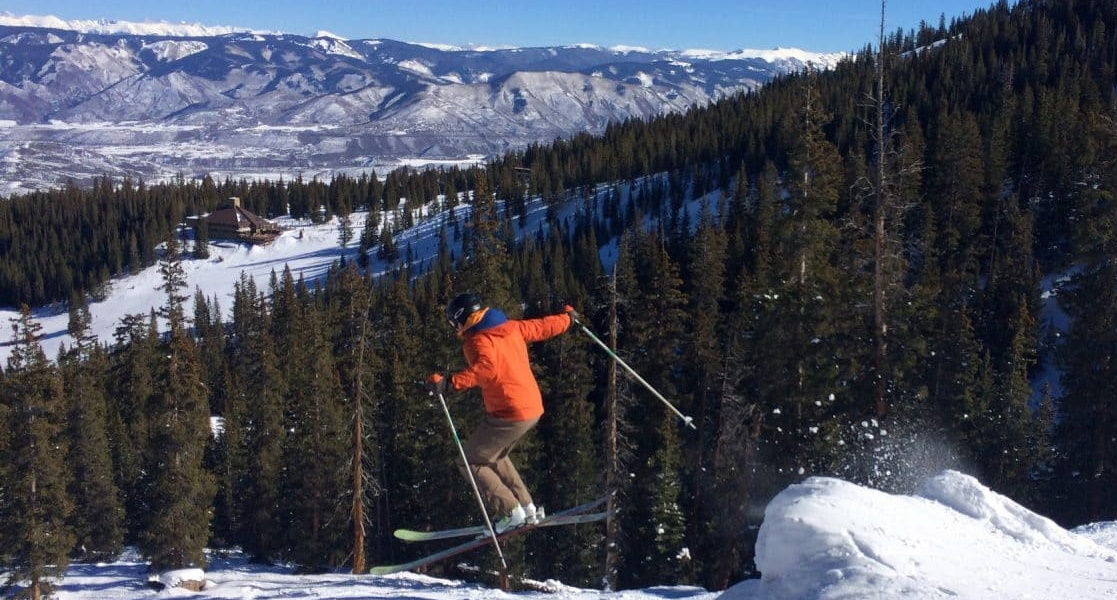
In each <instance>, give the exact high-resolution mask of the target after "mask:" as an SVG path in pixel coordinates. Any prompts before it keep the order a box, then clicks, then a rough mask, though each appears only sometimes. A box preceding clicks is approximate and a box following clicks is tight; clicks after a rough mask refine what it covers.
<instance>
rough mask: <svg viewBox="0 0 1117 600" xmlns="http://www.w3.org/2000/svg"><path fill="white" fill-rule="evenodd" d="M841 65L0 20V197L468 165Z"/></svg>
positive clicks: (803, 55) (772, 55) (732, 55)
mask: <svg viewBox="0 0 1117 600" xmlns="http://www.w3.org/2000/svg"><path fill="white" fill-rule="evenodd" d="M843 57H844V54H841V53H838V54H818V53H810V52H804V51H800V50H786V49H777V50H767V51H751V50H740V51H736V52H714V51H702V50H681V51H674V50H655V51H652V50H647V49H642V48H611V49H610V48H602V47H598V46H588V45H580V46H566V47H537V48H505V49H482V48H456V47H447V46H437V47H436V46H432V45H428V44H413V43H405V42H400V41H395V40H390V39H361V40H344V39H340V38H338V37H337V36H333V35H331V34H329V33H327V32H319V33H318V34H314V35H311V36H306V35H295V34H287V33H277V32H261V31H253V30H248V29H244V28H235V27H208V26H202V25H192V24H170V23H127V22H117V21H63V20H61V19H57V18H55V17H27V16H23V17H17V16H13V15H10V14H7V13H0V195H7V194H11V193H18V192H23V191H27V190H33V189H42V188H44V187H48V186H57V185H61V184H63V183H64V182H65V181H66V180H67V179H69V178H72V179H74V180H76V181H78V182H79V183H81V182H84V181H86V180H88V179H89V178H91V177H95V176H99V175H103V174H109V175H113V176H117V177H120V176H125V175H127V176H131V177H132V178H133V179H140V178H142V179H144V180H146V181H152V180H158V179H163V178H167V177H171V176H175V175H179V174H181V175H183V176H185V177H188V178H190V177H200V176H203V175H205V174H207V173H208V174H211V175H214V176H217V177H225V176H232V177H256V176H271V177H278V176H280V175H283V176H286V177H288V178H289V177H292V176H294V175H296V174H301V175H302V176H304V177H306V178H309V177H312V176H329V174H331V173H336V172H339V171H355V170H364V171H367V170H370V169H373V168H378V167H382V168H390V167H393V166H396V165H398V164H400V163H401V162H402V161H414V160H420V161H439V160H470V161H476V160H479V159H481V158H482V157H484V156H488V155H492V154H494V153H502V152H505V151H508V150H510V149H516V148H522V147H524V146H526V145H527V144H530V143H532V142H544V143H546V142H550V141H552V140H553V139H555V138H558V137H566V136H569V135H572V134H574V133H578V132H582V131H588V132H600V131H602V130H604V128H605V127H606V125H607V124H609V123H610V122H615V121H619V120H623V119H627V118H648V117H652V116H654V115H657V114H662V113H665V112H670V111H682V110H686V109H688V108H690V107H693V106H696V105H703V104H706V103H708V102H711V101H713V100H716V99H717V98H719V97H722V96H724V95H726V94H732V93H735V92H738V91H741V90H752V89H755V88H756V87H758V86H760V85H763V84H764V83H766V82H768V81H770V80H771V79H772V78H773V77H775V76H777V75H779V74H782V73H787V72H790V71H794V70H799V69H803V68H804V67H805V66H806V65H807V64H808V63H811V64H814V65H817V66H818V67H820V68H828V67H831V66H833V65H834V64H835V63H836V62H837V61H839V60H841V59H842V58H843Z"/></svg>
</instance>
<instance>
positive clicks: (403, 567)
mask: <svg viewBox="0 0 1117 600" xmlns="http://www.w3.org/2000/svg"><path fill="white" fill-rule="evenodd" d="M608 500H609V496H608V495H605V496H602V497H600V498H598V499H596V500H593V501H591V502H587V503H585V504H581V505H579V506H575V507H574V508H568V509H566V510H564V511H561V512H557V513H555V514H553V515H549V516H548V517H547V518H545V519H543V520H541V521H539V522H538V523H536V524H535V525H524V526H522V527H516V528H514V529H509V530H508V531H505V532H503V533H498V534H497V536H496V537H497V538H498V539H504V538H507V537H512V536H516V535H520V534H523V533H527V532H529V531H534V530H535V529H538V528H539V527H548V526H549V525H548V523H551V522H553V521H558V520H560V519H564V518H566V517H570V516H574V515H580V514H583V513H585V512H586V511H589V510H592V509H594V508H597V507H598V506H601V505H602V504H605V502H607V501H608ZM492 541H493V540H492V538H491V537H489V536H485V537H479V538H474V539H472V540H469V541H468V542H463V543H461V544H458V545H457V546H451V547H449V548H447V549H445V550H442V551H439V552H435V553H434V554H429V555H427V556H424V557H421V558H417V559H415V560H413V561H410V562H405V563H400V564H398V565H381V566H378V567H373V568H371V569H369V573H370V574H372V575H387V574H389V573H400V572H403V571H410V570H412V569H418V568H419V567H423V566H426V565H429V564H432V563H436V562H438V561H440V560H445V559H447V558H450V557H453V556H457V555H459V554H464V553H466V552H469V551H470V550H474V549H477V548H481V547H484V546H488V545H489V544H491V543H492Z"/></svg>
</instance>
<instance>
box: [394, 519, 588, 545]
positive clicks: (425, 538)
mask: <svg viewBox="0 0 1117 600" xmlns="http://www.w3.org/2000/svg"><path fill="white" fill-rule="evenodd" d="M608 516H609V513H606V512H593V513H582V514H576V515H567V516H564V517H556V518H554V519H550V518H544V519H543V520H541V521H540V522H539V523H538V524H537V527H557V526H559V525H576V524H578V523H593V522H595V521H603V520H605V518H606V517H608ZM488 533H489V530H488V528H487V527H485V526H484V525H474V526H472V527H459V528H457V529H441V530H438V531H416V530H414V529H397V530H396V531H395V534H394V535H395V536H396V537H397V538H399V539H401V540H403V541H405V542H429V541H431V540H446V539H450V538H457V537H477V536H479V535H486V536H487V535H488Z"/></svg>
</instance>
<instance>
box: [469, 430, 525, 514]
mask: <svg viewBox="0 0 1117 600" xmlns="http://www.w3.org/2000/svg"><path fill="white" fill-rule="evenodd" d="M538 422H539V419H532V420H530V421H507V420H504V419H498V418H496V417H493V416H490V415H485V417H484V418H483V419H482V420H481V423H480V424H479V425H478V426H477V428H476V429H474V430H473V433H472V434H471V435H470V436H469V439H468V440H466V442H465V444H464V445H463V449H464V450H465V459H466V461H467V462H468V463H469V469H470V471H472V472H473V476H474V477H475V478H476V479H477V487H478V488H479V489H480V490H481V496H482V497H483V498H484V499H485V502H486V503H488V505H489V506H490V507H491V508H492V510H494V511H495V512H494V513H493V520H494V521H495V520H496V519H499V518H501V517H503V516H506V515H507V514H508V513H510V512H512V510H513V509H515V508H516V506H518V505H521V504H530V503H531V502H532V500H531V493H530V492H528V491H527V487H526V486H524V482H523V480H522V479H520V474H519V473H518V472H517V471H516V467H515V466H513V465H512V461H511V460H509V459H508V453H509V452H511V451H512V447H513V446H515V445H516V442H518V441H520V438H522V437H523V436H524V434H526V433H527V432H529V431H531V428H532V427H535V424H536V423H538Z"/></svg>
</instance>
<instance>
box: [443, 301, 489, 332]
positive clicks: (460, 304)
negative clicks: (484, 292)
mask: <svg viewBox="0 0 1117 600" xmlns="http://www.w3.org/2000/svg"><path fill="white" fill-rule="evenodd" d="M479 310H481V295H480V294H476V293H474V292H466V293H464V294H458V295H457V296H455V297H454V299H453V300H451V301H450V303H449V304H447V305H446V318H447V319H449V320H450V324H451V325H453V326H454V329H461V326H462V325H464V324H465V320H466V319H468V318H469V315H472V314H473V313H475V312H477V311H479Z"/></svg>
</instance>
